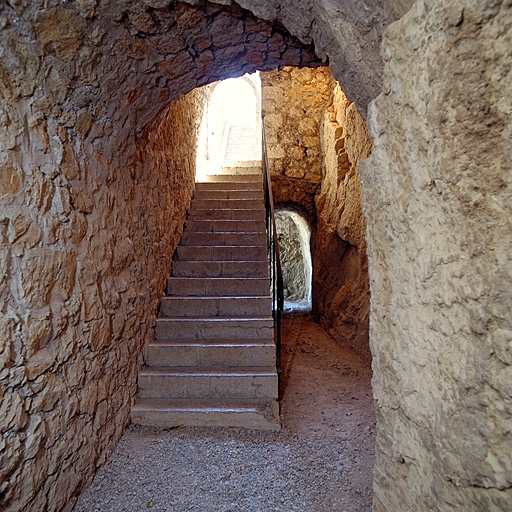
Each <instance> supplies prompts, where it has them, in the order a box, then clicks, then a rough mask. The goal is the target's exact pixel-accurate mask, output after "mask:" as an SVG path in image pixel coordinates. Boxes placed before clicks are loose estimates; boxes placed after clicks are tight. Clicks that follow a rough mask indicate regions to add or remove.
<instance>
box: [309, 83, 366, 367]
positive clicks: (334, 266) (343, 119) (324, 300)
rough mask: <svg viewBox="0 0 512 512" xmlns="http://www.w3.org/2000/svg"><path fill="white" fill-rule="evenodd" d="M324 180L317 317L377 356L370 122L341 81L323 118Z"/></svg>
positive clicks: (319, 203)
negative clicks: (368, 196) (369, 212)
mask: <svg viewBox="0 0 512 512" xmlns="http://www.w3.org/2000/svg"><path fill="white" fill-rule="evenodd" d="M322 135H323V137H322V153H323V173H324V175H323V178H322V185H321V190H320V191H319V194H317V196H316V197H315V204H316V212H317V229H316V244H315V249H314V252H313V262H314V265H313V268H314V273H313V282H314V286H313V305H314V313H315V317H316V319H317V320H318V321H319V322H320V324H321V325H322V326H323V327H324V329H325V330H326V331H327V332H328V333H329V334H330V335H331V336H332V337H333V338H334V339H335V340H337V341H339V342H340V343H342V344H343V345H344V346H346V347H350V348H351V349H352V350H354V352H356V353H357V354H359V355H360V356H361V357H363V358H364V359H365V360H366V361H370V360H371V354H370V346H369V335H368V331H369V327H368V323H369V311H370V289H369V281H368V260H367V257H366V238H365V231H366V222H365V220H364V217H363V212H362V209H361V185H360V181H359V169H358V167H359V164H360V162H361V161H362V160H364V159H365V158H366V157H367V156H368V155H369V153H370V148H371V141H370V138H369V136H368V131H367V128H366V124H365V122H364V121H363V119H362V118H361V116H360V115H359V113H358V111H357V109H356V106H355V104H354V103H351V102H350V101H349V100H348V99H347V97H346V96H345V94H344V92H343V91H342V89H341V87H340V85H339V84H338V83H334V84H333V86H332V95H331V100H330V104H329V106H328V107H327V109H326V111H325V113H324V116H323V118H322Z"/></svg>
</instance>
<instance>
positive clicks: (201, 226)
mask: <svg viewBox="0 0 512 512" xmlns="http://www.w3.org/2000/svg"><path fill="white" fill-rule="evenodd" d="M265 230H266V226H265V221H264V220H192V219H189V220H187V221H186V222H185V232H186V233H192V232H199V233H209V234H210V233H212V232H213V233H218V232H228V233H244V234H245V233H260V234H261V233H262V234H264V235H265V234H266V231H265Z"/></svg>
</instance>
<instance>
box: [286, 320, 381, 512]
mask: <svg viewBox="0 0 512 512" xmlns="http://www.w3.org/2000/svg"><path fill="white" fill-rule="evenodd" d="M282 332H283V335H282V340H283V341H282V343H283V350H282V354H283V361H282V368H283V373H282V385H281V393H282V394H283V397H282V401H281V414H282V419H283V425H284V428H285V429H286V430H290V431H292V432H295V433H298V434H301V435H305V436H318V435H321V436H325V437H326V438H327V439H329V440H330V442H332V443H339V444H340V461H339V466H340V468H342V469H343V473H344V475H345V487H346V489H345V491H349V492H350V494H351V495H353V496H360V498H361V501H360V508H355V510H361V511H363V510H370V509H371V495H372V478H373V465H374V454H375V409H374V403H373V398H372V391H371V368H370V367H369V365H368V364H367V363H366V362H365V361H363V360H362V359H361V358H360V357H358V356H357V355H356V354H354V353H353V352H351V351H350V350H347V349H344V348H343V347H341V346H340V345H339V344H338V343H336V342H335V341H334V340H333V339H332V338H331V337H330V336H329V335H328V334H327V333H326V332H325V331H324V330H323V329H322V328H321V327H320V326H319V325H318V324H317V323H315V322H314V321H313V319H312V318H311V317H310V316H304V315H303V316H293V315H292V316H285V317H284V318H283V331H282Z"/></svg>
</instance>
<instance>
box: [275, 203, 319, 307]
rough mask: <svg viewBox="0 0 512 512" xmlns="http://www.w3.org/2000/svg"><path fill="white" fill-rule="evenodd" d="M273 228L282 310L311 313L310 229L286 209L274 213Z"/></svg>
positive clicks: (301, 217) (301, 218)
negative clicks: (281, 285)
mask: <svg viewBox="0 0 512 512" xmlns="http://www.w3.org/2000/svg"><path fill="white" fill-rule="evenodd" d="M276 229H277V234H278V240H279V252H280V257H281V266H282V268H283V281H284V298H285V301H284V308H285V311H311V308H312V297H311V295H312V294H311V288H312V286H311V281H312V272H313V267H312V262H311V246H310V242H311V229H310V227H309V224H308V222H307V221H306V219H305V218H304V217H303V216H302V215H301V214H300V213H298V212H296V211H293V210H288V209H281V210H277V211H276Z"/></svg>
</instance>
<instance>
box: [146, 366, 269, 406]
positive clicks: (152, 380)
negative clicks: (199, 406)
mask: <svg viewBox="0 0 512 512" xmlns="http://www.w3.org/2000/svg"><path fill="white" fill-rule="evenodd" d="M138 382H139V393H138V396H139V398H142V399H144V398H209V399H217V398H231V399H233V398H236V399H240V398H242V399H243V398H259V399H269V398H270V399H272V398H273V399H277V372H276V370H275V369H273V368H269V369H263V368H260V367H243V368H242V367H241V368H202V367H194V368H188V367H182V368H177V367H174V368H170V367H162V368H144V369H143V370H142V371H141V372H140V373H139V381H138Z"/></svg>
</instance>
